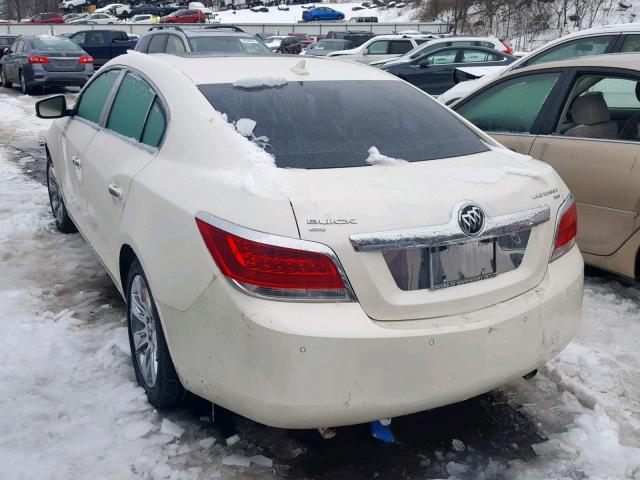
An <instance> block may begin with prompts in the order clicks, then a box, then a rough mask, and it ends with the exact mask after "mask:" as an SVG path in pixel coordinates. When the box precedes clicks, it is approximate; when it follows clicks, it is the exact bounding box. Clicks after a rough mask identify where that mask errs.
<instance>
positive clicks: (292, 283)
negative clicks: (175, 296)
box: [196, 218, 349, 300]
mask: <svg viewBox="0 0 640 480" xmlns="http://www.w3.org/2000/svg"><path fill="white" fill-rule="evenodd" d="M196 224H197V226H198V230H200V234H201V235H202V238H203V240H204V243H205V245H206V246H207V249H208V250H209V252H210V253H211V256H212V257H213V259H214V261H215V262H216V264H217V265H218V268H220V271H221V272H222V274H223V275H225V276H226V277H228V278H230V279H231V280H234V281H236V282H237V283H239V284H240V285H241V286H242V287H244V288H246V289H250V290H251V291H252V292H253V293H259V294H260V295H261V296H267V297H280V298H287V299H321V300H347V299H349V295H348V293H347V291H346V288H345V283H344V281H343V279H342V276H341V275H340V272H339V271H338V268H337V266H336V264H335V263H334V262H333V260H332V259H331V258H329V257H328V256H327V255H324V254H322V253H318V252H314V251H307V250H299V249H295V248H288V247H283V246H280V245H271V244H268V243H262V242H257V241H254V240H249V239H247V238H243V237H240V236H238V235H234V234H233V233H229V232H227V231H226V230H223V229H222V228H218V227H215V226H213V225H211V224H210V223H208V222H206V221H204V220H202V219H200V218H196Z"/></svg>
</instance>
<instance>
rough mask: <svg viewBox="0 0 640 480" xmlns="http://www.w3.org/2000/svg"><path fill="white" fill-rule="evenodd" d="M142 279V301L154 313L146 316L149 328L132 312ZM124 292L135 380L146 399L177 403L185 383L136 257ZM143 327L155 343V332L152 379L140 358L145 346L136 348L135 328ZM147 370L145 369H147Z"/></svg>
mask: <svg viewBox="0 0 640 480" xmlns="http://www.w3.org/2000/svg"><path fill="white" fill-rule="evenodd" d="M140 281H142V282H143V283H142V286H143V287H142V290H144V289H145V288H146V295H147V297H146V300H147V301H146V302H143V303H146V306H147V307H149V306H150V307H151V308H150V309H149V310H148V312H150V313H151V318H147V320H148V324H150V325H151V327H150V329H149V328H146V326H144V327H142V328H141V325H145V324H144V323H143V322H141V321H140V320H139V316H138V315H136V314H134V313H133V312H134V310H136V305H138V301H140V300H138V301H137V300H136V299H135V298H134V297H135V296H136V294H135V292H136V291H142V290H140V285H141V284H140V283H138V282H140ZM134 282H135V284H134ZM132 290H133V291H132ZM125 292H126V298H127V330H128V331H129V347H130V348H131V361H132V363H133V369H134V371H135V373H136V380H137V381H138V384H139V385H140V386H141V387H142V388H144V391H145V393H146V394H147V399H148V400H149V403H150V404H151V405H153V406H154V407H156V408H171V407H175V406H176V405H178V404H179V403H180V402H181V401H182V399H183V398H184V395H185V389H184V387H183V386H182V383H180V379H179V378H178V374H177V373H176V369H175V367H174V365H173V361H172V360H171V354H170V353H169V348H168V347H167V342H166V340H165V337H164V332H163V330H162V324H161V322H160V317H159V315H158V310H157V309H156V304H155V301H154V299H153V294H152V293H151V288H149V282H148V281H147V277H146V275H145V274H144V271H143V270H142V266H141V265H140V262H138V260H137V259H136V260H134V261H133V263H132V264H131V265H130V267H129V271H128V272H127V283H126V290H125ZM137 297H138V299H142V296H141V295H137ZM143 330H144V332H145V334H144V336H145V338H146V339H147V342H146V343H147V344H153V342H152V341H150V340H152V339H153V338H154V336H155V345H154V347H153V348H154V349H155V350H154V352H153V355H152V358H154V361H153V363H154V364H155V365H156V371H155V378H154V381H153V382H151V381H150V380H149V376H148V375H147V374H146V373H144V372H143V369H144V367H143V366H142V365H140V362H141V361H143V360H142V359H141V356H142V354H143V352H142V350H143V349H142V348H139V349H138V350H136V347H135V345H134V332H136V333H140V332H141V331H143ZM141 342H142V343H144V340H141ZM144 370H145V371H146V369H144Z"/></svg>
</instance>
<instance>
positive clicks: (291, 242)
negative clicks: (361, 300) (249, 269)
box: [196, 211, 357, 303]
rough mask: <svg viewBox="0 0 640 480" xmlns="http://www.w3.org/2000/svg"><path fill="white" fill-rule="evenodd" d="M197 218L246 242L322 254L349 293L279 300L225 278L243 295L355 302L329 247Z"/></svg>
mask: <svg viewBox="0 0 640 480" xmlns="http://www.w3.org/2000/svg"><path fill="white" fill-rule="evenodd" d="M196 218H197V219H200V220H202V221H204V222H206V223H208V224H209V225H213V226H214V227H217V228H220V229H222V230H224V231H225V232H228V233H231V234H233V235H236V236H238V237H241V238H244V239H246V240H251V241H252V242H258V243H264V244H267V245H273V246H276V247H284V248H291V249H295V250H304V251H307V252H314V253H320V254H322V255H325V256H327V257H329V258H330V259H331V261H333V263H334V265H335V266H336V269H337V270H338V273H339V274H340V277H341V278H342V282H343V283H344V287H345V290H346V292H347V297H348V298H346V299H344V300H342V299H306V298H305V299H302V298H300V299H298V298H286V299H285V298H278V297H273V296H265V295H260V294H258V293H256V292H253V291H252V290H249V289H247V288H245V287H244V286H243V285H242V284H241V283H240V282H237V281H235V280H233V279H230V278H227V277H226V276H225V278H226V279H227V280H228V281H229V283H231V285H233V286H234V287H235V288H237V289H239V290H240V291H242V292H243V293H246V294H248V295H250V296H252V297H256V298H261V299H264V300H280V301H287V302H309V303H336V302H355V301H357V299H356V294H355V292H354V290H353V288H352V286H351V282H349V278H348V277H347V274H346V272H345V270H344V267H343V266H342V263H341V262H340V260H339V259H338V256H337V255H336V254H335V252H334V251H333V250H332V249H331V248H330V247H329V246H327V245H325V244H323V243H318V242H312V241H309V240H302V239H299V238H292V237H284V236H281V235H275V234H272V233H266V232H261V231H259V230H252V229H250V228H246V227H242V226H240V225H238V224H236V223H233V222H230V221H228V220H224V219H222V218H220V217H217V216H215V215H213V214H211V213H208V212H204V211H198V212H196Z"/></svg>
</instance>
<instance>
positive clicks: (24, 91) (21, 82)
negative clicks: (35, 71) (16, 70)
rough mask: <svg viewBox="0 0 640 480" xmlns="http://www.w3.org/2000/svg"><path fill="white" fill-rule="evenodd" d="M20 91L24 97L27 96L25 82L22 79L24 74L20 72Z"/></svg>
mask: <svg viewBox="0 0 640 480" xmlns="http://www.w3.org/2000/svg"><path fill="white" fill-rule="evenodd" d="M20 90H22V93H24V94H25V95H26V94H27V81H26V80H25V79H24V73H22V72H20Z"/></svg>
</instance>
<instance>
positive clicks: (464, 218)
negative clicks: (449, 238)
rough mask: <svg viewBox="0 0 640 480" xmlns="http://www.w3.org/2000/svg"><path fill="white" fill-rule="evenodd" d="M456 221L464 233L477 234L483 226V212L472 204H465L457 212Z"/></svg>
mask: <svg viewBox="0 0 640 480" xmlns="http://www.w3.org/2000/svg"><path fill="white" fill-rule="evenodd" d="M458 223H459V224H460V228H461V229H462V231H463V232H464V233H465V234H466V235H477V234H478V233H480V231H481V230H482V228H483V227H484V212H483V211H482V209H481V208H480V207H479V206H477V205H473V204H467V205H465V206H463V207H462V208H461V209H460V212H459V213H458Z"/></svg>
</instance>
